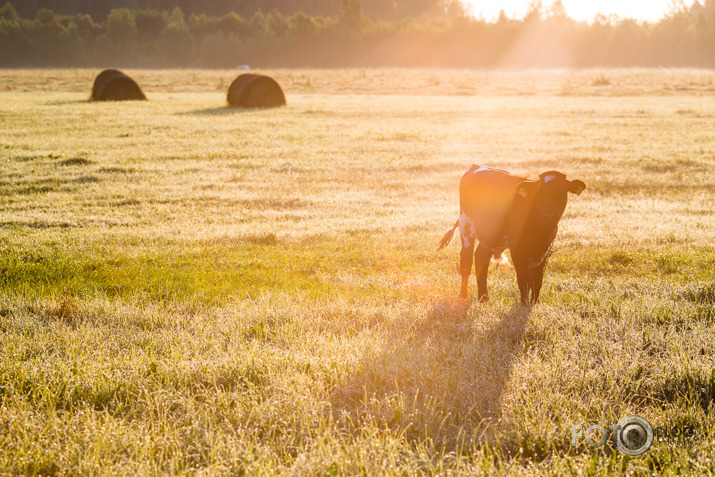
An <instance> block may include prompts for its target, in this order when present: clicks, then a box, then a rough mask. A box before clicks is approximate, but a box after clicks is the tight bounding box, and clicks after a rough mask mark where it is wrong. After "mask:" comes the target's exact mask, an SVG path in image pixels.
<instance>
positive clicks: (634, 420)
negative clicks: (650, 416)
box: [615, 416, 653, 457]
mask: <svg viewBox="0 0 715 477" xmlns="http://www.w3.org/2000/svg"><path fill="white" fill-rule="evenodd" d="M615 434H616V447H618V450H619V451H621V452H623V453H624V454H626V455H630V456H632V457H635V456H638V455H641V454H643V453H645V452H646V451H647V450H648V449H650V446H651V445H653V426H651V425H650V422H648V421H646V420H645V419H643V418H642V417H638V416H626V417H624V418H623V419H621V420H620V421H618V424H616V431H615Z"/></svg>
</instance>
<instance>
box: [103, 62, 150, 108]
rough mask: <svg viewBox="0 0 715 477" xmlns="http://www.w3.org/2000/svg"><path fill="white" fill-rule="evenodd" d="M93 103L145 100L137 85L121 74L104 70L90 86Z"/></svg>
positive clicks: (117, 71) (112, 70) (116, 71)
mask: <svg viewBox="0 0 715 477" xmlns="http://www.w3.org/2000/svg"><path fill="white" fill-rule="evenodd" d="M92 99H93V100H95V101H127V100H143V99H146V96H144V93H143V92H142V90H141V88H140V87H139V85H138V84H137V83H136V81H134V80H133V79H131V78H130V77H129V76H127V75H126V74H124V73H123V72H121V71H119V70H115V69H108V70H104V71H102V72H101V73H99V74H98V75H97V77H96V78H95V79H94V84H93V85H92Z"/></svg>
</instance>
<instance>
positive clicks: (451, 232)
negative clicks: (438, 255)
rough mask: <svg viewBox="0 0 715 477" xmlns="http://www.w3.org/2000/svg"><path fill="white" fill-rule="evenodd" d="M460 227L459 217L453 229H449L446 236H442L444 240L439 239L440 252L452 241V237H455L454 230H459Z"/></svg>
mask: <svg viewBox="0 0 715 477" xmlns="http://www.w3.org/2000/svg"><path fill="white" fill-rule="evenodd" d="M458 227H459V219H457V221H456V222H455V223H454V225H453V226H452V228H451V229H449V230H447V232H446V233H445V234H444V237H442V240H440V241H439V248H438V249H437V251H438V252H439V251H440V250H442V249H443V248H444V247H446V246H447V245H449V244H450V243H451V242H452V239H453V238H454V231H455V230H457V228H458Z"/></svg>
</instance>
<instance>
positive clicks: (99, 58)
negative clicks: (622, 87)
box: [0, 0, 715, 68]
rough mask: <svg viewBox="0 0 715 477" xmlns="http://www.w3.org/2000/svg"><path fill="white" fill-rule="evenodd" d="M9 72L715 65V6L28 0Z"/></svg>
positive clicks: (7, 49) (5, 55)
mask: <svg viewBox="0 0 715 477" xmlns="http://www.w3.org/2000/svg"><path fill="white" fill-rule="evenodd" d="M16 3H17V5H14V4H12V3H10V2H8V3H6V4H5V5H4V6H2V7H0V66H2V67H53V66H56V67H81V66H91V67H103V66H110V65H111V66H116V67H212V68H232V67H235V66H237V65H239V64H249V65H251V66H252V67H349V66H359V67H367V66H456V67H462V66H467V67H479V66H523V67H532V66H694V67H715V0H705V1H704V2H703V3H701V2H695V3H694V4H693V5H692V6H690V7H686V6H684V5H682V6H681V7H679V8H677V9H674V10H673V11H671V12H670V13H669V14H668V15H667V16H665V17H664V18H663V19H662V20H660V21H658V22H656V23H646V22H638V21H635V20H631V19H620V18H616V17H605V16H600V17H598V18H596V20H595V21H594V22H592V23H590V24H589V23H584V22H576V21H574V20H572V19H571V18H569V17H568V16H567V15H566V13H565V10H564V7H563V4H562V3H561V1H560V0H556V1H555V2H554V3H552V4H550V5H547V6H545V5H544V4H542V2H539V1H534V2H532V3H531V8H530V11H529V13H528V14H527V15H526V16H525V17H524V18H521V19H512V18H508V17H507V16H505V15H503V14H502V15H501V16H500V17H499V19H497V20H496V21H492V22H487V21H485V20H481V19H475V18H472V17H470V16H469V15H468V11H467V9H466V7H465V6H464V5H463V4H462V3H461V2H460V1H459V0H395V1H390V2H387V1H384V0H261V1H257V0H108V1H105V2H97V1H91V0H22V2H16Z"/></svg>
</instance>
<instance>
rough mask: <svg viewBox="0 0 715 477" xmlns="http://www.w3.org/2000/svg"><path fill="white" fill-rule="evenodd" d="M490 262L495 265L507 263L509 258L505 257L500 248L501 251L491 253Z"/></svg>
mask: <svg viewBox="0 0 715 477" xmlns="http://www.w3.org/2000/svg"><path fill="white" fill-rule="evenodd" d="M492 263H493V264H495V265H497V266H499V265H508V264H509V258H507V256H506V255H504V250H502V251H501V252H494V255H492Z"/></svg>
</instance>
